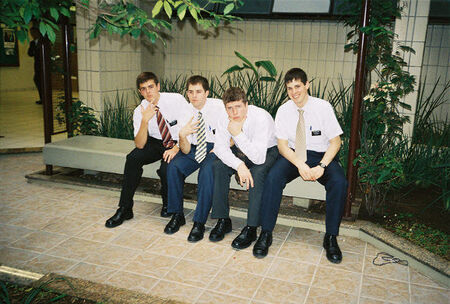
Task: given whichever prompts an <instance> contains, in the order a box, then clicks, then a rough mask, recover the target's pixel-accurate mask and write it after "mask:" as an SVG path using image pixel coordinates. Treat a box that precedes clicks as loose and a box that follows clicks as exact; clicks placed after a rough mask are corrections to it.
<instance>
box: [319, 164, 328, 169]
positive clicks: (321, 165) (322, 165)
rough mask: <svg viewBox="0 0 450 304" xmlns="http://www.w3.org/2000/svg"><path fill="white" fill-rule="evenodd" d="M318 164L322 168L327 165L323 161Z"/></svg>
mask: <svg viewBox="0 0 450 304" xmlns="http://www.w3.org/2000/svg"><path fill="white" fill-rule="evenodd" d="M319 166H320V167H322V168H324V169H325V168H326V167H327V165H325V164H324V163H319Z"/></svg>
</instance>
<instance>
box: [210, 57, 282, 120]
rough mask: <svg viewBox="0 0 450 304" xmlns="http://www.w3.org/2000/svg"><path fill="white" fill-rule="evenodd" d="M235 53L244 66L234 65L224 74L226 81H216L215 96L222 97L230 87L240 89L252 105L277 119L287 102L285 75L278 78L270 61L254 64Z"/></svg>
mask: <svg viewBox="0 0 450 304" xmlns="http://www.w3.org/2000/svg"><path fill="white" fill-rule="evenodd" d="M234 53H235V55H236V56H237V57H238V58H239V59H240V60H241V61H242V66H239V65H234V66H232V67H230V68H229V69H227V70H226V71H225V72H224V73H223V74H222V76H224V75H225V76H226V80H225V81H224V82H220V81H217V80H216V81H215V87H214V89H215V90H216V91H215V92H214V94H216V95H218V96H222V95H223V93H224V92H225V90H226V89H228V88H229V87H231V86H234V87H240V88H242V89H243V90H244V91H245V92H246V93H247V99H248V101H249V103H250V104H253V105H255V106H258V107H261V108H264V109H265V110H267V111H268V112H269V113H270V114H271V115H272V116H273V117H275V114H276V112H277V110H278V108H279V107H280V106H281V105H282V104H283V102H285V101H286V100H287V92H286V89H285V87H284V76H283V73H280V75H279V76H277V74H278V73H277V69H276V68H275V66H274V65H273V63H272V62H271V61H270V60H261V61H256V62H255V64H253V63H251V62H250V61H249V60H248V59H247V58H245V57H244V56H243V55H241V54H240V53H239V52H236V51H235V52H234ZM264 72H265V73H266V75H265V74H264Z"/></svg>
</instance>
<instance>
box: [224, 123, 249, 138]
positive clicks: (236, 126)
mask: <svg viewBox="0 0 450 304" xmlns="http://www.w3.org/2000/svg"><path fill="white" fill-rule="evenodd" d="M244 122H245V119H243V120H242V121H240V122H238V121H234V120H230V122H229V123H228V128H227V129H228V132H230V133H231V135H233V136H237V135H239V133H241V132H242V126H243V125H244Z"/></svg>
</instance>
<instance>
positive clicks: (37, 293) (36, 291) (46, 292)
mask: <svg viewBox="0 0 450 304" xmlns="http://www.w3.org/2000/svg"><path fill="white" fill-rule="evenodd" d="M58 281H61V282H64V283H66V284H67V285H69V287H70V288H71V289H75V288H74V286H73V285H72V283H70V281H69V280H67V279H66V278H62V277H56V278H52V279H50V280H48V281H46V282H43V283H41V284H40V285H38V286H36V287H31V288H26V287H18V286H15V285H11V284H8V283H6V284H5V283H3V282H0V290H1V292H0V300H1V302H0V303H2V304H3V303H4V304H12V303H14V302H12V300H13V299H11V297H10V294H9V292H8V287H11V286H13V287H15V288H20V289H23V291H24V297H23V299H22V302H21V303H23V304H31V303H33V302H35V301H46V303H53V302H58V301H59V300H61V299H63V298H65V297H67V294H65V293H59V292H58V291H56V290H54V289H52V288H49V287H48V286H49V285H50V284H52V283H54V282H58Z"/></svg>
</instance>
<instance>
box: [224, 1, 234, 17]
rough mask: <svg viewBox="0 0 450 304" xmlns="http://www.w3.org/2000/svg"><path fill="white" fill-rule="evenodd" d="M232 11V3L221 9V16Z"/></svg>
mask: <svg viewBox="0 0 450 304" xmlns="http://www.w3.org/2000/svg"><path fill="white" fill-rule="evenodd" d="M233 9H234V3H230V4H228V5H227V6H225V8H224V9H223V14H224V15H228V14H229V13H230V12H231V11H232V10H233Z"/></svg>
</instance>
